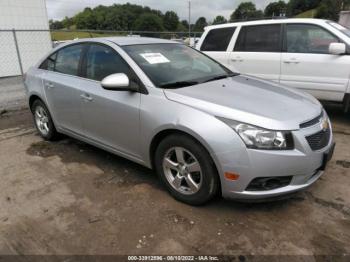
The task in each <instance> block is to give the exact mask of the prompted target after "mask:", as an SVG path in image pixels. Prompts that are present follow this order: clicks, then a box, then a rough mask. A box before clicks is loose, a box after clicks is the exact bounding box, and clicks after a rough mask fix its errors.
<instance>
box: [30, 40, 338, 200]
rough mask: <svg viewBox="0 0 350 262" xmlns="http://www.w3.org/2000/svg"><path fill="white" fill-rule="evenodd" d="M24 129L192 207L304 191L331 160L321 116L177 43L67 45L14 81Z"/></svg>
mask: <svg viewBox="0 0 350 262" xmlns="http://www.w3.org/2000/svg"><path fill="white" fill-rule="evenodd" d="M25 85H26V89H27V95H28V101H29V105H30V108H31V111H32V112H33V116H34V123H35V125H36V127H37V129H38V132H39V133H40V135H41V136H42V137H43V138H44V139H46V140H54V139H57V137H58V135H59V134H60V133H62V134H66V135H68V136H71V137H74V138H77V139H79V140H82V141H85V142H87V143H89V144H92V145H94V146H97V147H100V148H102V149H105V150H107V151H110V152H112V153H115V154H117V155H120V156H122V157H125V158H128V159H130V160H132V161H135V162H137V163H139V164H141V165H144V166H147V167H149V168H153V169H154V170H155V171H156V172H157V173H158V175H159V177H160V179H161V181H162V182H163V183H164V185H165V187H166V188H167V189H168V191H169V192H170V194H171V195H172V196H174V197H175V198H176V199H178V200H180V201H183V202H185V203H188V204H192V205H199V204H203V203H205V202H207V201H209V200H210V199H212V198H213V197H214V196H215V195H216V194H217V193H219V192H221V194H222V195H223V196H224V197H225V198H231V199H239V200H257V199H266V198H267V199H269V198H274V197H279V196H282V195H287V194H289V193H293V192H296V191H299V190H302V189H304V188H306V187H308V186H309V185H311V184H312V183H313V182H315V181H316V180H317V179H318V178H319V177H320V176H321V175H322V173H323V171H324V170H325V167H326V164H327V162H328V161H329V159H330V158H331V157H332V153H333V149H334V143H333V138H332V137H333V136H332V130H331V125H330V122H329V119H328V117H327V114H326V112H325V111H324V110H323V108H322V106H321V105H320V103H319V102H318V101H317V100H315V99H314V98H313V97H311V96H309V95H307V94H305V93H302V92H300V91H296V90H294V89H290V88H286V87H283V86H279V85H278V84H276V83H272V82H267V81H263V80H261V79H256V78H253V77H249V76H243V75H238V74H236V73H234V72H231V71H230V70H229V69H227V68H225V67H224V66H223V65H221V64H219V63H218V62H216V61H214V60H213V59H211V58H209V57H207V56H206V55H204V54H202V53H200V52H198V51H196V50H194V49H192V48H190V47H187V46H185V45H183V44H180V43H177V42H173V41H168V40H163V39H154V38H133V37H118V38H102V39H89V40H78V41H73V42H69V43H65V44H62V45H60V46H59V47H57V48H56V49H54V50H53V51H52V52H50V54H48V55H47V56H46V57H45V58H44V59H42V61H40V62H39V63H38V64H37V65H36V66H34V67H32V68H30V70H29V71H28V72H27V74H26V77H25Z"/></svg>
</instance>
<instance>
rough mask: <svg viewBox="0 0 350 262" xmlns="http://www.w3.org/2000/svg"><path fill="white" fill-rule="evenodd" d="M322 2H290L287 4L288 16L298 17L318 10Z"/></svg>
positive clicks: (311, 0) (300, 0)
mask: <svg viewBox="0 0 350 262" xmlns="http://www.w3.org/2000/svg"><path fill="white" fill-rule="evenodd" d="M320 2H321V0H289V2H288V4H287V15H288V16H296V15H298V14H300V13H303V12H305V11H308V10H310V9H314V8H316V7H317V6H318V5H319V4H320Z"/></svg>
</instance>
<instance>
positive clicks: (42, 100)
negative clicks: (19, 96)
mask: <svg viewBox="0 0 350 262" xmlns="http://www.w3.org/2000/svg"><path fill="white" fill-rule="evenodd" d="M36 100H40V101H41V102H42V103H44V105H45V106H46V107H47V105H46V103H45V101H44V99H42V98H41V97H40V96H39V95H38V94H31V95H30V96H29V101H28V103H29V109H30V111H32V106H33V103H34V102H35V101H36Z"/></svg>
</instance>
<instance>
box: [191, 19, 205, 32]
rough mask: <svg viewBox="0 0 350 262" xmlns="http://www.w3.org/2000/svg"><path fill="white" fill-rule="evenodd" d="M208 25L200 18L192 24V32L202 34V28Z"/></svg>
mask: <svg viewBox="0 0 350 262" xmlns="http://www.w3.org/2000/svg"><path fill="white" fill-rule="evenodd" d="M207 25H208V23H207V20H206V19H205V17H200V18H198V20H197V21H196V23H195V24H194V28H193V30H194V31H198V32H202V31H204V27H206V26H207Z"/></svg>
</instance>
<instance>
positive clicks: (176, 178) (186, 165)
mask: <svg viewBox="0 0 350 262" xmlns="http://www.w3.org/2000/svg"><path fill="white" fill-rule="evenodd" d="M163 171H164V174H165V177H166V179H167V181H168V182H169V184H170V185H171V186H172V187H173V188H174V189H175V190H176V191H178V192H179V193H182V194H185V195H193V194H195V193H197V192H198V191H199V189H200V188H201V185H202V180H203V177H202V170H201V166H200V163H199V161H198V160H197V158H196V157H195V156H194V155H193V154H192V153H191V152H190V151H188V150H186V149H185V148H183V147H172V148H170V149H169V150H168V151H167V152H166V153H165V156H164V158H163Z"/></svg>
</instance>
